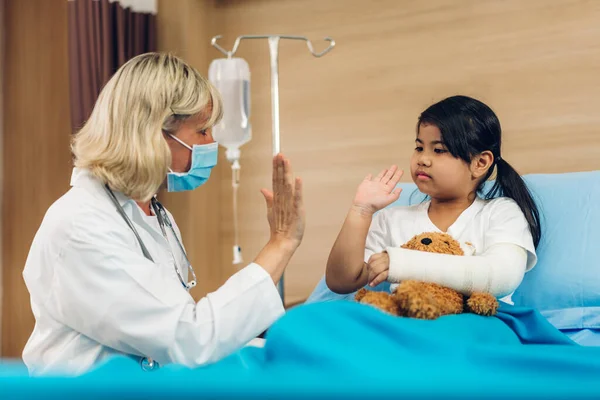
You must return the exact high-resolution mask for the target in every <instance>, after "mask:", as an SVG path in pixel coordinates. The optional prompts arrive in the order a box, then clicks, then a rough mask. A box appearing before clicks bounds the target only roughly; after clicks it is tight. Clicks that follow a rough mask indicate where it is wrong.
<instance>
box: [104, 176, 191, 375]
mask: <svg viewBox="0 0 600 400" xmlns="http://www.w3.org/2000/svg"><path fill="white" fill-rule="evenodd" d="M104 189H105V190H106V193H108V197H110V199H111V200H112V202H113V204H114V205H115V207H116V208H117V211H118V212H119V214H121V216H122V217H123V219H124V220H125V222H126V223H127V225H129V228H130V229H131V230H132V231H133V234H134V235H135V237H136V238H137V240H138V243H139V244H140V247H141V248H142V253H143V254H144V257H146V258H147V259H148V260H150V261H151V262H154V260H153V259H152V256H151V255H150V252H149V251H148V249H147V248H146V245H144V242H143V241H142V238H141V237H140V235H139V233H138V231H137V229H135V226H133V222H131V219H129V217H128V216H127V214H126V213H125V210H123V207H121V204H119V201H118V200H117V197H116V196H115V194H114V193H113V191H112V190H110V188H109V187H108V185H104ZM150 203H151V206H152V209H153V211H154V214H156V219H157V220H158V225H159V226H160V230H161V232H162V234H163V236H164V238H165V240H166V241H167V245H168V247H169V251H170V252H171V257H172V258H173V263H174V264H173V268H175V272H176V273H177V277H178V278H179V282H181V285H182V286H183V288H184V289H185V290H187V291H189V290H190V289H191V288H193V287H194V286H196V273H195V272H194V268H193V267H192V264H191V263H190V260H189V259H188V256H187V254H186V252H185V249H184V248H183V245H182V244H181V242H180V241H179V238H178V237H177V233H176V232H175V228H173V224H172V223H171V219H170V218H169V216H168V215H167V211H166V210H165V208H164V207H163V205H162V204H160V203H159V201H158V200H156V197H153V198H152V200H151V202H150ZM165 226H168V227H169V229H170V230H171V233H172V234H173V237H175V241H176V242H177V245H178V246H179V249H180V250H181V253H182V254H183V257H185V261H186V262H187V264H188V267H189V271H190V272H191V273H192V280H191V281H189V282H188V283H186V282H185V281H184V279H183V276H182V275H181V272H180V271H179V268H177V260H176V258H175V255H174V254H173V250H172V249H171V246H170V245H169V237H168V235H167V231H166V229H165ZM140 366H141V367H142V369H143V370H145V371H151V370H154V369H155V368H158V363H157V362H155V361H154V360H152V359H151V358H147V357H143V358H142V359H141V360H140Z"/></svg>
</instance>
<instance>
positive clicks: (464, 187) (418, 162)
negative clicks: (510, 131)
mask: <svg viewBox="0 0 600 400" xmlns="http://www.w3.org/2000/svg"><path fill="white" fill-rule="evenodd" d="M486 153H489V154H486ZM490 155H491V153H490V152H484V153H482V154H481V155H479V156H476V157H474V158H473V161H472V162H471V163H467V162H465V161H464V160H463V159H461V158H456V157H454V156H453V155H452V154H450V152H449V151H448V149H447V148H446V146H445V145H444V142H443V141H442V134H441V132H440V130H439V129H438V127H437V126H435V125H430V124H421V125H419V131H418V133H417V139H416V146H415V151H414V153H413V155H412V158H411V161H410V172H411V176H412V179H413V181H414V182H415V183H416V184H417V187H418V188H419V190H420V191H421V192H422V193H424V194H427V195H428V196H430V197H431V198H432V199H436V200H443V201H448V200H455V199H460V198H468V197H469V196H470V195H471V194H472V193H473V192H474V191H475V189H476V188H477V186H478V183H479V181H480V179H481V178H482V177H483V176H484V174H485V172H487V170H488V169H489V166H490V165H491V162H490V165H487V164H486V163H485V162H484V163H483V164H486V165H487V168H484V169H483V170H482V168H481V167H482V165H483V164H482V163H481V158H482V157H483V158H489V156H490ZM491 160H492V161H493V157H492V159H491ZM484 161H485V160H484ZM484 166H485V165H484ZM484 171H485V172H484Z"/></svg>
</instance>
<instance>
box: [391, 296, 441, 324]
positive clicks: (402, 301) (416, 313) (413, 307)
mask: <svg viewBox="0 0 600 400" xmlns="http://www.w3.org/2000/svg"><path fill="white" fill-rule="evenodd" d="M396 301H397V302H398V306H399V308H400V310H401V311H400V313H401V314H402V315H405V316H407V317H410V318H418V319H436V318H438V317H439V316H440V315H441V312H440V309H439V307H438V306H437V305H436V304H434V301H433V299H432V298H431V296H429V295H428V294H427V293H424V292H412V291H411V292H406V291H404V292H403V291H398V292H396Z"/></svg>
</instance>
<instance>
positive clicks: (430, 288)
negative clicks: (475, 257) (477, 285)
mask: <svg viewBox="0 0 600 400" xmlns="http://www.w3.org/2000/svg"><path fill="white" fill-rule="evenodd" d="M466 245H467V246H470V244H469V243H467V244H466ZM401 247H402V248H404V249H410V250H419V251H427V252H430V253H440V254H451V255H457V256H464V255H465V250H464V249H463V248H462V247H461V245H460V243H459V242H458V241H456V240H455V239H454V238H453V237H452V236H450V235H448V234H446V233H439V232H426V233H422V234H420V235H416V236H414V237H413V238H412V239H410V240H409V241H408V242H407V243H405V244H403V245H402V246H401ZM467 248H469V247H467ZM471 254H472V253H471ZM355 299H356V301H357V302H359V303H362V304H369V305H371V306H374V307H377V308H379V309H381V310H382V311H385V312H387V313H389V314H392V315H397V316H402V317H411V318H418V319H436V318H438V317H440V316H442V315H450V314H461V313H463V312H472V313H474V314H479V315H485V316H491V315H495V314H496V311H497V310H498V300H496V298H495V297H494V296H492V295H491V294H489V293H481V292H478V293H472V294H471V295H470V296H468V297H467V296H464V295H463V294H461V293H459V292H457V291H455V290H453V289H450V288H447V287H443V286H440V285H437V284H435V283H428V282H420V281H414V280H407V281H403V282H401V283H400V284H398V285H397V286H396V287H395V288H393V289H392V292H391V293H387V292H374V291H371V290H366V289H364V288H363V289H360V290H359V291H358V292H357V293H356V295H355Z"/></svg>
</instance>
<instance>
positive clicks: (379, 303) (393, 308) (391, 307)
mask: <svg viewBox="0 0 600 400" xmlns="http://www.w3.org/2000/svg"><path fill="white" fill-rule="evenodd" d="M355 298H356V300H357V301H358V302H359V303H360V304H366V305H369V306H372V307H375V308H377V309H379V310H381V311H384V312H386V313H388V314H391V315H398V304H397V303H396V301H395V300H394V298H392V296H391V295H390V294H388V293H385V292H373V291H370V290H365V291H364V292H360V291H359V293H357V294H356V296H355Z"/></svg>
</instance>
